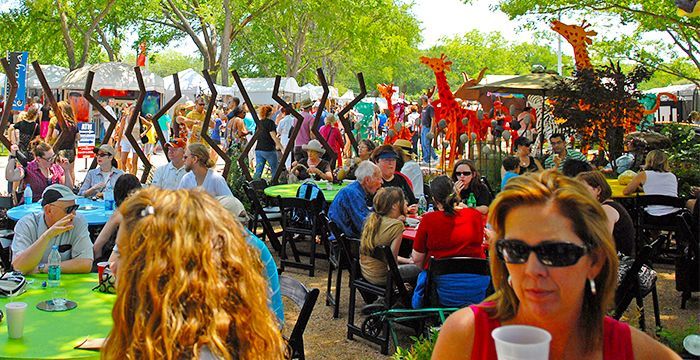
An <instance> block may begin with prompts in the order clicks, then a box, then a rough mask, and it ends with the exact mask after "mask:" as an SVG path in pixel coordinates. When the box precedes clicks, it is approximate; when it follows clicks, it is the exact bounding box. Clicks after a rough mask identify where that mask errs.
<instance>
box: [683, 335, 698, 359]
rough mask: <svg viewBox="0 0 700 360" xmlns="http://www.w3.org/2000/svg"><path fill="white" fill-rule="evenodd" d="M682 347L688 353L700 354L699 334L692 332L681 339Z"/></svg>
mask: <svg viewBox="0 0 700 360" xmlns="http://www.w3.org/2000/svg"><path fill="white" fill-rule="evenodd" d="M683 347H684V348H685V350H687V351H688V352H689V353H691V354H692V355H695V356H700V335H696V334H692V335H688V336H686V337H685V339H683Z"/></svg>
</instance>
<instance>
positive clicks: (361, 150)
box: [345, 139, 377, 180]
mask: <svg viewBox="0 0 700 360" xmlns="http://www.w3.org/2000/svg"><path fill="white" fill-rule="evenodd" d="M376 147H377V145H376V144H375V143H374V142H373V141H372V140H369V139H362V140H360V142H359V143H358V144H357V157H355V158H354V159H352V165H350V169H349V170H348V173H347V174H346V175H345V178H346V179H349V180H355V179H356V177H355V170H357V167H358V166H359V165H360V163H361V162H363V161H365V160H369V158H370V157H371V156H372V152H373V151H374V149H375V148H376Z"/></svg>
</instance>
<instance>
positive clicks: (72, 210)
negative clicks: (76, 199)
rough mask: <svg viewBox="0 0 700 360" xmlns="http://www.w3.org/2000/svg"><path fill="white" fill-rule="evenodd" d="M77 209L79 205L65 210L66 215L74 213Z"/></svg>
mask: <svg viewBox="0 0 700 360" xmlns="http://www.w3.org/2000/svg"><path fill="white" fill-rule="evenodd" d="M79 207H80V205H78V204H75V205H71V206H69V207H67V208H65V211H66V214H72V213H73V212H74V211H76V210H78V208H79Z"/></svg>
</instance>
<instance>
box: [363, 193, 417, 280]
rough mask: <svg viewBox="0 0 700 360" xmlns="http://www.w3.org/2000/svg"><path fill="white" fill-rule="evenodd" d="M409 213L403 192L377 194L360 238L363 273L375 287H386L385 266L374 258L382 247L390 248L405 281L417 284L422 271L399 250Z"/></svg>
mask: <svg viewBox="0 0 700 360" xmlns="http://www.w3.org/2000/svg"><path fill="white" fill-rule="evenodd" d="M407 212H408V209H407V206H406V199H405V198H404V196H403V191H401V189H399V188H397V187H388V188H382V189H379V191H377V193H376V194H375V195H374V212H372V213H370V214H369V216H368V217H367V220H365V224H364V228H363V229H362V237H361V238H360V271H361V272H362V276H363V277H364V278H365V279H367V281H369V282H371V283H372V284H376V285H382V286H383V285H384V284H386V274H387V271H388V269H387V267H386V264H385V263H383V262H382V261H380V260H378V259H376V258H374V257H372V252H373V251H374V249H375V248H376V247H377V246H381V245H386V246H389V247H390V248H391V252H392V253H394V258H395V259H396V262H397V264H399V271H400V272H401V277H402V278H403V280H404V281H407V282H409V283H411V284H413V285H415V283H416V277H417V276H418V273H419V272H420V270H421V269H420V268H419V267H417V266H416V265H413V263H412V261H411V259H407V258H404V257H401V256H399V248H400V247H401V241H403V231H404V225H403V221H404V220H405V218H406V213H407Z"/></svg>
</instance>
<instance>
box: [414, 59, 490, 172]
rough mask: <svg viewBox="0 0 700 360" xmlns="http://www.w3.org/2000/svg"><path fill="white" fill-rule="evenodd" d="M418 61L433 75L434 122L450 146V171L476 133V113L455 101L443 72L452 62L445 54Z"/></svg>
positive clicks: (444, 152) (444, 153)
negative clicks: (463, 147) (435, 91)
mask: <svg viewBox="0 0 700 360" xmlns="http://www.w3.org/2000/svg"><path fill="white" fill-rule="evenodd" d="M420 61H421V63H423V64H425V65H427V66H428V67H430V69H432V70H433V72H434V73H435V81H436V83H437V90H438V95H439V96H440V99H439V100H437V101H434V102H433V106H434V107H435V120H436V121H438V129H440V130H444V131H445V140H446V141H447V142H449V144H450V158H449V163H448V164H447V165H448V166H447V167H446V168H447V169H451V168H452V167H453V166H454V163H455V160H456V159H457V157H458V156H459V155H460V154H461V152H462V151H461V150H462V146H463V145H464V144H465V143H466V142H467V140H468V139H469V136H470V135H469V134H471V133H472V132H474V131H478V130H477V129H478V128H479V124H478V120H477V116H476V111H473V110H467V109H464V108H463V107H462V106H461V105H460V104H459V103H458V102H457V101H456V100H455V97H454V95H453V94H452V90H450V84H448V83H447V77H446V76H445V71H450V66H451V65H452V61H447V57H446V56H445V54H441V55H440V57H439V58H429V57H426V56H421V58H420ZM461 135H464V136H461ZM445 150H446V149H443V152H442V159H441V161H440V162H441V164H443V168H445V160H446V153H447V151H445Z"/></svg>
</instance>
